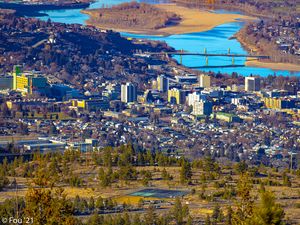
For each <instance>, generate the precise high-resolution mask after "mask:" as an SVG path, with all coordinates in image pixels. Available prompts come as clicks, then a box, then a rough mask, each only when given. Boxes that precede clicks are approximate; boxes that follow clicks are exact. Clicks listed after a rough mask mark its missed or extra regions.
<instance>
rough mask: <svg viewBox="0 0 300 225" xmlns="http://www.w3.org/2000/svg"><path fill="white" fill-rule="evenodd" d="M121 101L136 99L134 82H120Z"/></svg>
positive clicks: (133, 100)
mask: <svg viewBox="0 0 300 225" xmlns="http://www.w3.org/2000/svg"><path fill="white" fill-rule="evenodd" d="M121 101H122V102H126V103H127V102H135V101H137V88H136V86H135V85H134V84H132V83H126V84H122V86H121Z"/></svg>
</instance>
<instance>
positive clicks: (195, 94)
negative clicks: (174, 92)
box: [188, 92, 201, 106]
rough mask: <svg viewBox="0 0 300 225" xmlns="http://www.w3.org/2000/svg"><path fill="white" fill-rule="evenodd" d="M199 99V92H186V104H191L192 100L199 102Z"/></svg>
mask: <svg viewBox="0 0 300 225" xmlns="http://www.w3.org/2000/svg"><path fill="white" fill-rule="evenodd" d="M200 99H201V94H200V93H199V92H193V93H191V94H188V105H189V106H192V105H193V104H194V102H199V101H200Z"/></svg>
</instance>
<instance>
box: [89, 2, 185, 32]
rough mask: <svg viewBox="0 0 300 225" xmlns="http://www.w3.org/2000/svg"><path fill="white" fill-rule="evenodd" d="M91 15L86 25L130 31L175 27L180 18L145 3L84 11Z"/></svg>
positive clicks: (131, 3)
mask: <svg viewBox="0 0 300 225" xmlns="http://www.w3.org/2000/svg"><path fill="white" fill-rule="evenodd" d="M84 12H86V13H88V14H90V15H91V19H90V20H89V22H88V23H90V24H94V25H97V26H99V27H101V26H102V27H106V28H107V27H110V28H115V29H132V30H157V29H160V28H164V27H167V26H174V25H177V24H178V23H179V22H180V21H181V18H180V17H179V16H178V15H176V14H175V13H171V12H167V11H164V10H161V9H159V8H157V7H155V6H154V5H150V4H146V3H137V2H130V3H123V4H120V5H117V6H112V7H110V8H101V9H92V10H85V11H84Z"/></svg>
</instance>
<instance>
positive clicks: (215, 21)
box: [82, 4, 254, 36]
mask: <svg viewBox="0 0 300 225" xmlns="http://www.w3.org/2000/svg"><path fill="white" fill-rule="evenodd" d="M156 6H157V7H158V8H160V9H162V10H165V11H168V12H173V13H176V14H177V15H179V16H180V17H181V19H182V20H181V22H180V23H179V24H178V25H175V26H169V27H165V28H161V29H157V30H154V29H136V28H130V27H128V28H126V29H123V28H122V29H120V28H118V25H116V27H107V26H106V25H105V24H101V23H99V22H98V21H97V14H98V13H97V10H82V12H83V13H85V14H88V15H89V16H90V17H91V18H90V19H89V20H88V21H86V23H87V24H88V25H94V26H97V27H101V28H103V29H112V30H115V31H118V32H128V33H137V34H149V35H158V36H169V35H172V34H185V33H193V32H202V31H207V30H211V29H212V28H214V27H216V26H218V25H221V24H224V23H230V22H234V21H237V20H252V19H254V18H253V17H249V16H244V15H237V14H217V13H214V12H211V11H207V10H198V9H190V8H186V7H182V6H178V5H176V4H159V5H156ZM95 21H97V22H95Z"/></svg>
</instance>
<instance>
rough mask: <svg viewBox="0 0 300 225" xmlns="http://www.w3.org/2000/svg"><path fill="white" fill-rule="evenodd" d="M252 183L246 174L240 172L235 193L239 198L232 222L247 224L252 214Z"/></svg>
mask: <svg viewBox="0 0 300 225" xmlns="http://www.w3.org/2000/svg"><path fill="white" fill-rule="evenodd" d="M251 190H252V184H251V182H250V180H249V177H248V174H242V175H241V176H240V179H239V181H238V184H237V194H238V197H239V198H240V199H239V201H238V203H237V209H236V211H235V213H234V217H233V224H238V225H244V224H247V221H248V219H249V218H251V216H252V214H253V203H254V200H253V197H252V196H251Z"/></svg>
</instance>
